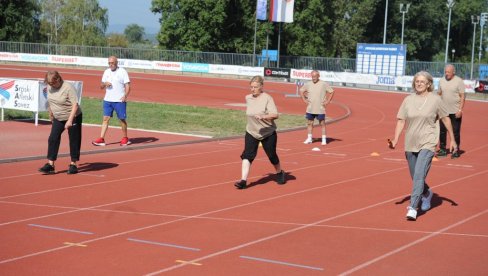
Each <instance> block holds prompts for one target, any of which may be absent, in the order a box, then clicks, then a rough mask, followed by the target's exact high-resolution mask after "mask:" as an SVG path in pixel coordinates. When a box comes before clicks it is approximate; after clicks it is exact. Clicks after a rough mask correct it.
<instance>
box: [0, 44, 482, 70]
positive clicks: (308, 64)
mask: <svg viewBox="0 0 488 276" xmlns="http://www.w3.org/2000/svg"><path fill="white" fill-rule="evenodd" d="M0 52H11V53H28V54H48V55H66V56H82V57H108V56H111V55H115V56H117V57H119V58H123V59H138V60H155V61H175V62H191V63H208V64H225V65H240V66H256V65H257V64H261V65H260V66H266V67H276V66H277V64H279V65H280V67H281V68H294V69H316V70H322V71H332V72H355V71H356V60H355V59H352V58H324V57H304V56H280V57H279V63H278V62H277V61H264V62H262V60H260V62H261V63H260V62H258V59H260V58H261V59H262V57H261V56H260V55H257V54H256V55H253V54H234V53H217V52H192V51H175V50H161V49H156V48H151V47H147V48H144V47H139V48H120V47H98V46H80V45H55V44H44V43H27V42H9V41H0ZM453 64H454V66H455V67H456V74H457V75H458V76H460V77H462V78H464V79H469V78H470V72H471V64H469V63H453ZM444 66H445V63H444V62H424V61H407V62H406V68H405V75H407V76H413V75H415V73H417V72H419V71H422V70H423V71H427V72H429V73H431V74H432V75H433V76H434V77H442V76H443V75H444ZM479 68H480V65H479V64H475V65H474V66H473V77H474V78H477V77H478V76H479Z"/></svg>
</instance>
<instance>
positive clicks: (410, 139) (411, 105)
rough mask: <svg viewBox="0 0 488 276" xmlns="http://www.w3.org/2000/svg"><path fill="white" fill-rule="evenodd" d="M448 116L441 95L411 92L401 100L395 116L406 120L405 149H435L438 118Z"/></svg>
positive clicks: (414, 150) (437, 138)
mask: <svg viewBox="0 0 488 276" xmlns="http://www.w3.org/2000/svg"><path fill="white" fill-rule="evenodd" d="M446 116H448V112H447V110H446V107H445V104H444V103H443V102H442V100H441V97H439V95H436V94H434V93H432V92H430V93H428V94H427V96H426V97H422V96H418V95H417V94H411V95H409V96H407V97H405V99H404V100H403V103H402V105H401V106H400V109H399V110H398V114H397V118H398V119H402V120H405V121H406V124H407V129H406V131H405V151H410V152H419V151H420V150H421V149H427V150H430V151H435V147H436V145H437V142H438V141H439V118H443V117H446Z"/></svg>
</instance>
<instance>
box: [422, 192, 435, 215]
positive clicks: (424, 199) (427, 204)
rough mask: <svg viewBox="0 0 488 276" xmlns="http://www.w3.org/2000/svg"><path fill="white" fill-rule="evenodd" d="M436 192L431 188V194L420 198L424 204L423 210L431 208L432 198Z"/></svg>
mask: <svg viewBox="0 0 488 276" xmlns="http://www.w3.org/2000/svg"><path fill="white" fill-rule="evenodd" d="M433 195H434V193H433V192H432V191H431V190H430V189H429V195H427V196H423V195H422V197H421V198H420V199H421V200H422V204H421V205H420V209H421V210H422V211H427V210H429V209H430V201H431V200H432V196H433Z"/></svg>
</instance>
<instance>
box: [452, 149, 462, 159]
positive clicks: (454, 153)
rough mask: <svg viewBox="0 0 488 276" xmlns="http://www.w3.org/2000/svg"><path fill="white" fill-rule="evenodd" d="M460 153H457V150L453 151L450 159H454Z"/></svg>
mask: <svg viewBox="0 0 488 276" xmlns="http://www.w3.org/2000/svg"><path fill="white" fill-rule="evenodd" d="M460 156H461V155H460V154H459V150H457V151H455V152H453V153H452V154H451V159H456V158H459V157H460Z"/></svg>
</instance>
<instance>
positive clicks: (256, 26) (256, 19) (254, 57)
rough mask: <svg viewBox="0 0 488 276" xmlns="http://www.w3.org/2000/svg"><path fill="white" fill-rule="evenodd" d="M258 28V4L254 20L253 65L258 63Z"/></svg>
mask: <svg viewBox="0 0 488 276" xmlns="http://www.w3.org/2000/svg"><path fill="white" fill-rule="evenodd" d="M256 5H257V4H256ZM257 28H258V10H257V6H256V17H255V20H254V49H253V54H252V66H253V67H254V66H255V64H256V31H257Z"/></svg>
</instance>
